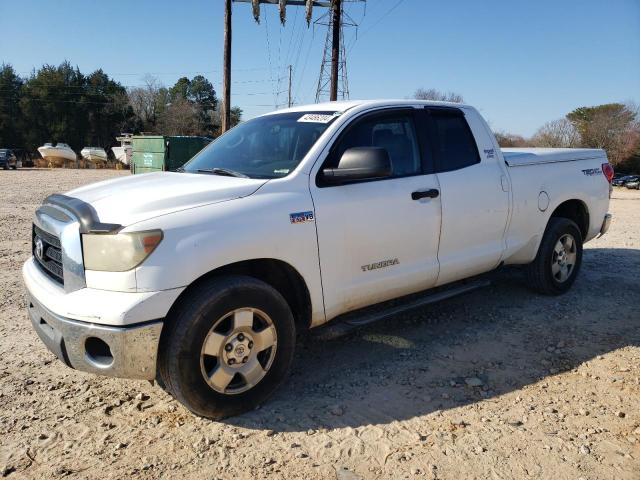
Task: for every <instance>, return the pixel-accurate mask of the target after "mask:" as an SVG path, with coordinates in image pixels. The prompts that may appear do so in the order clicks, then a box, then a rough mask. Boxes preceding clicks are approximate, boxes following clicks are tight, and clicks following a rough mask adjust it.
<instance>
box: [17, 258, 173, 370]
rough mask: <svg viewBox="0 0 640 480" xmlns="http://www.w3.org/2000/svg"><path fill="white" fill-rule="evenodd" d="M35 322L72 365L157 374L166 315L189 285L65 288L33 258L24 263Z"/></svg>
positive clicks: (42, 335)
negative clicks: (143, 288) (127, 289)
mask: <svg viewBox="0 0 640 480" xmlns="http://www.w3.org/2000/svg"><path fill="white" fill-rule="evenodd" d="M22 278H23V280H24V285H25V287H26V293H27V302H28V303H27V305H28V309H29V316H30V318H31V323H32V324H33V328H34V329H35V330H36V332H37V333H38V336H39V337H40V338H41V339H42V341H43V342H44V344H45V345H46V346H47V348H49V350H51V351H52V352H53V353H54V354H55V355H56V356H57V357H58V358H59V359H60V360H62V361H63V362H64V363H65V364H66V365H68V366H69V367H72V368H75V369H77V370H83V371H85V372H91V373H97V374H100V375H108V376H114V377H124V378H140V379H146V380H152V379H154V378H155V373H156V357H157V352H158V342H159V339H160V332H161V331H162V325H163V321H162V319H164V318H165V317H166V315H167V313H168V312H169V309H170V308H171V306H172V305H173V303H174V302H175V300H176V298H177V297H178V296H179V295H180V293H181V292H182V291H183V290H184V289H183V288H178V289H174V290H162V291H157V292H115V291H107V290H97V289H93V288H86V287H85V288H82V289H80V290H76V291H74V292H71V293H68V292H65V291H64V289H62V288H61V287H60V286H59V285H57V284H56V283H55V282H54V281H52V280H51V279H50V278H49V277H47V276H46V275H45V274H44V273H42V271H41V269H40V268H39V267H38V266H37V264H36V263H35V261H34V260H33V258H31V259H29V260H27V262H26V263H25V264H24V267H23V269H22Z"/></svg>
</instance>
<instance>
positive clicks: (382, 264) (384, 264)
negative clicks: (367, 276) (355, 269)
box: [360, 258, 400, 272]
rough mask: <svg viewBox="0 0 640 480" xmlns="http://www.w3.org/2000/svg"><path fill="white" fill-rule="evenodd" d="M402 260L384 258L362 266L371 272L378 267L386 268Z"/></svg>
mask: <svg viewBox="0 0 640 480" xmlns="http://www.w3.org/2000/svg"><path fill="white" fill-rule="evenodd" d="M399 263H400V261H399V260H398V259H397V258H393V259H391V260H383V261H381V262H377V263H370V264H369V265H362V266H361V267H360V268H361V269H362V271H363V272H369V271H371V270H377V269H378V268H386V267H390V266H392V265H398V264H399Z"/></svg>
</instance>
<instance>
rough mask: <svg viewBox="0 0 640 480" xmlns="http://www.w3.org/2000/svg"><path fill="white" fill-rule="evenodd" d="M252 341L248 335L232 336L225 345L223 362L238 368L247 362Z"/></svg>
mask: <svg viewBox="0 0 640 480" xmlns="http://www.w3.org/2000/svg"><path fill="white" fill-rule="evenodd" d="M252 347H253V340H252V338H251V336H249V334H240V335H232V336H231V338H227V340H226V344H225V352H224V356H223V358H224V361H225V362H226V364H227V365H229V366H232V367H238V366H239V365H242V364H243V363H247V362H248V361H249V357H250V356H251V350H252Z"/></svg>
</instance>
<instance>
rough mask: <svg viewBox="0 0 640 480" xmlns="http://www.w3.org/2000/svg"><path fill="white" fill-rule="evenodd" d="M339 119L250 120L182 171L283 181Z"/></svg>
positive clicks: (320, 115) (282, 116)
mask: <svg viewBox="0 0 640 480" xmlns="http://www.w3.org/2000/svg"><path fill="white" fill-rule="evenodd" d="M336 118H337V115H336V114H335V112H293V113H277V114H273V115H265V116H263V117H258V118H255V119H253V120H249V121H248V122H245V123H241V124H240V125H238V126H237V127H235V128H232V129H231V130H229V131H228V132H227V133H225V134H224V135H222V136H221V137H219V138H218V139H216V140H215V141H214V142H212V143H211V144H210V145H209V146H208V147H206V148H205V149H203V150H202V151H201V152H200V153H198V154H197V155H196V156H195V157H193V158H192V159H191V160H190V161H189V162H188V163H187V164H185V165H184V168H183V170H184V171H185V172H190V173H211V174H216V175H230V176H237V177H249V178H280V177H284V176H286V175H288V174H289V172H291V171H292V170H293V169H295V168H296V167H297V166H298V164H299V163H300V161H301V160H302V159H303V158H304V156H305V155H306V154H307V152H308V151H309V150H310V149H311V147H312V146H313V145H314V144H315V143H316V141H317V140H318V138H320V135H322V134H323V132H324V131H325V130H326V129H327V128H328V127H329V125H331V123H332V122H333V121H334V120H335V119H336Z"/></svg>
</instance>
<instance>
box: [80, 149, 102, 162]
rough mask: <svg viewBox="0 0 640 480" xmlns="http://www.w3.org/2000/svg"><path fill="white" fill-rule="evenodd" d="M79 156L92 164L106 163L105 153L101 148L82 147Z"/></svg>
mask: <svg viewBox="0 0 640 480" xmlns="http://www.w3.org/2000/svg"><path fill="white" fill-rule="evenodd" d="M80 155H82V158H84V159H85V160H89V161H90V162H94V163H95V162H106V161H107V152H105V151H104V148H102V147H84V148H83V149H82V150H81V151H80Z"/></svg>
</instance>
